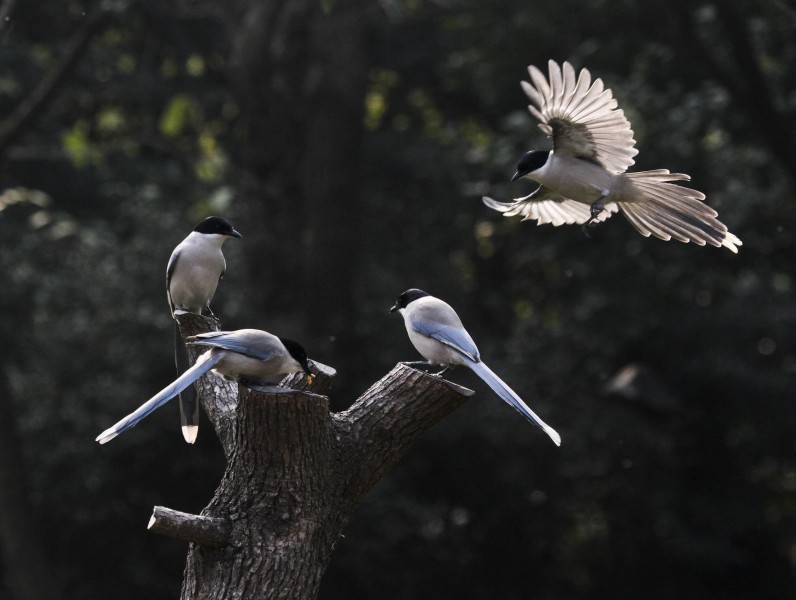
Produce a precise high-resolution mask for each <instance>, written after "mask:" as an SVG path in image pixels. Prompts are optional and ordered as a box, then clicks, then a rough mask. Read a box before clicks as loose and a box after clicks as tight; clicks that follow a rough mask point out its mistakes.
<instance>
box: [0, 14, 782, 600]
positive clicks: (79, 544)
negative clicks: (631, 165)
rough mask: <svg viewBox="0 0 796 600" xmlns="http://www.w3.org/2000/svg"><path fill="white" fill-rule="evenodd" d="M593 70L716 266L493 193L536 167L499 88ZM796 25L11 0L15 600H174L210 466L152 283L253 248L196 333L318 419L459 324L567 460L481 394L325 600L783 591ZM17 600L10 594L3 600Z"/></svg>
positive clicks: (359, 534) (1, 60) (8, 275)
mask: <svg viewBox="0 0 796 600" xmlns="http://www.w3.org/2000/svg"><path fill="white" fill-rule="evenodd" d="M549 58H554V59H556V60H559V61H562V60H570V61H571V62H572V63H573V64H574V65H575V66H576V68H580V67H588V68H589V69H590V70H591V72H592V74H593V75H594V76H595V77H601V78H603V80H604V81H605V82H606V84H607V85H608V86H609V87H611V88H612V89H613V91H614V94H615V95H616V96H617V97H618V99H619V102H620V107H621V108H623V109H624V110H625V112H626V114H627V115H628V117H629V119H630V121H631V123H632V125H633V129H634V131H635V134H636V141H637V145H638V147H639V149H640V153H639V155H638V156H637V159H636V163H637V164H636V168H637V169H648V168H660V167H666V168H669V169H671V170H672V171H680V172H685V173H689V174H690V175H691V176H692V178H693V186H694V187H696V188H697V189H700V190H702V191H703V192H705V193H706V194H707V197H708V199H707V202H708V203H709V204H710V205H711V206H713V207H714V208H716V209H717V210H718V211H719V213H720V216H721V218H722V220H723V221H724V222H725V223H727V225H728V226H729V228H730V230H731V231H733V232H734V233H736V234H737V235H738V236H739V237H740V238H741V239H742V240H743V242H744V246H743V247H742V248H741V251H740V254H739V255H738V256H735V255H732V254H731V253H730V252H727V251H726V250H723V249H722V250H717V249H714V248H710V247H709V248H699V247H697V246H694V245H683V244H679V243H676V242H669V243H664V242H661V241H658V240H654V239H649V240H648V239H644V238H642V237H640V236H639V235H638V234H637V233H636V232H635V231H634V230H633V229H632V228H631V227H630V226H629V224H628V223H626V222H625V221H624V220H623V219H622V218H621V217H619V216H617V217H614V218H612V219H611V220H609V221H608V222H607V223H606V224H605V225H603V226H601V227H599V228H598V229H597V230H596V231H595V235H594V239H587V238H585V237H584V236H583V234H582V233H581V231H580V228H579V227H566V228H558V229H554V228H551V227H549V226H545V227H538V228H537V227H535V226H534V225H533V224H532V223H520V222H517V221H515V220H509V219H504V218H502V217H501V216H500V215H499V214H497V213H495V212H492V211H489V210H488V209H486V208H485V207H484V206H483V205H482V204H481V201H480V197H481V195H482V194H485V193H489V194H490V195H492V196H494V197H495V198H497V199H499V200H507V199H509V198H512V197H516V196H520V195H525V194H527V193H528V191H529V189H530V187H529V185H528V184H527V182H517V183H514V184H509V183H508V180H509V178H510V177H511V175H512V173H513V172H514V169H513V167H514V165H515V163H516V160H517V159H518V158H519V156H520V154H521V153H522V152H523V151H524V150H526V149H528V148H530V147H532V146H535V147H537V148H546V147H548V146H547V141H546V140H545V139H544V138H543V136H542V134H541V133H540V132H539V131H538V130H537V129H536V126H535V123H534V122H533V121H532V119H531V117H530V116H529V115H528V113H527V111H526V109H525V103H526V99H525V96H524V94H523V93H522V91H521V90H520V87H519V85H518V81H519V80H520V79H522V78H525V76H526V71H525V68H526V66H527V65H528V64H536V65H537V66H540V67H544V66H545V65H546V62H547V60H548V59H549ZM794 64H796V12H795V11H794V9H793V8H790V7H789V6H788V4H786V3H785V2H781V1H780V0H765V1H763V0H756V1H753V0H737V1H731V0H714V1H704V2H693V1H691V0H653V1H650V2H631V1H628V0H589V1H586V2H584V1H583V0H559V1H557V2H544V1H541V0H496V1H489V2H484V1H474V0H447V1H431V0H381V1H380V2H368V1H366V0H283V1H277V0H272V1H264V0H257V1H250V2H244V1H243V0H230V1H228V2H218V1H215V2H214V1H207V0H193V1H190V0H178V1H175V2H161V1H159V0H102V1H85V2H76V1H64V2H52V1H50V2H47V1H44V0H27V1H25V2H16V1H15V0H0V240H1V241H0V244H2V253H0V264H1V265H2V271H1V273H2V282H3V284H2V294H0V315H2V317H0V332H2V333H1V337H2V343H3V352H2V358H0V361H2V364H1V365H0V367H1V368H0V455H2V460H0V550H2V554H0V573H2V583H0V598H2V599H6V598H8V599H10V600H11V599H12V600H28V599H32V598H36V599H45V600H46V599H48V598H50V599H84V598H98V597H108V596H112V597H113V598H116V599H119V600H126V599H133V598H151V599H156V600H157V599H161V598H162V599H167V598H175V597H176V596H177V595H178V593H179V588H180V583H181V580H182V571H183V567H184V564H185V555H186V546H185V545H184V544H181V543H179V542H176V541H173V540H171V539H167V538H161V537H158V536H154V535H151V534H148V533H147V532H146V531H145V525H146V522H147V519H148V517H149V514H150V510H151V508H152V506H153V505H155V504H164V505H167V506H170V507H173V508H176V509H180V510H185V511H188V512H198V511H199V510H201V508H202V507H203V506H205V504H206V503H207V501H208V500H209V499H210V497H211V495H212V491H213V489H214V488H215V486H216V484H217V482H218V480H219V478H220V476H221V474H222V472H223V468H224V465H223V463H222V456H221V452H220V449H219V445H218V442H217V440H216V439H215V436H214V434H213V432H212V429H211V427H210V426H209V424H208V423H207V422H206V421H205V422H204V425H203V427H202V428H200V433H199V440H198V442H197V444H196V446H194V447H191V446H188V445H186V444H185V443H184V442H183V440H182V436H181V434H180V430H179V417H178V409H177V406H176V404H175V405H173V406H167V407H166V408H164V409H163V410H161V411H159V412H158V413H156V414H155V415H153V416H152V417H150V418H149V419H147V420H146V421H145V422H144V423H142V424H141V425H140V426H138V427H136V428H135V429H134V430H132V431H130V432H129V433H127V434H125V435H123V436H121V437H120V438H119V439H118V440H115V441H114V442H113V443H111V444H110V445H108V446H103V447H100V446H99V445H97V444H96V443H94V441H93V440H94V437H95V436H96V435H97V434H98V433H99V432H100V431H102V430H103V429H105V428H106V427H107V426H109V425H110V424H112V423H113V422H115V421H116V420H117V419H118V418H120V417H121V416H123V415H124V414H127V413H128V412H129V411H130V410H131V409H132V408H134V407H136V406H138V405H139V404H140V403H141V402H143V401H144V400H146V399H147V398H149V397H150V396H151V395H152V393H154V392H155V391H157V390H159V389H160V388H161V387H162V386H163V385H165V384H166V383H168V382H169V381H170V380H171V378H172V377H173V374H174V368H173V363H172V355H171V352H172V350H171V340H172V327H173V325H172V321H171V318H170V316H169V312H168V307H167V303H166V294H165V267H166V261H167V259H168V256H169V254H170V252H171V250H172V248H173V247H174V246H175V245H176V244H177V243H178V242H179V241H180V240H182V238H183V237H185V235H187V233H188V232H189V231H190V229H191V228H192V227H193V225H194V224H195V223H196V222H197V221H198V220H199V219H201V218H202V217H204V216H206V215H208V214H219V215H223V216H225V217H227V218H228V219H229V220H230V221H231V222H232V223H233V224H234V225H235V226H236V227H237V228H238V229H239V230H240V231H241V232H242V234H243V236H244V239H243V240H241V241H237V240H234V241H232V242H230V243H228V244H226V245H225V254H226V256H227V263H228V270H227V275H226V277H225V279H224V281H223V282H222V284H221V286H220V288H219V292H218V293H217V295H216V299H215V301H214V302H213V308H214V310H215V312H216V314H217V315H219V316H220V317H221V319H222V322H223V325H224V327H225V328H228V329H237V328H241V327H255V328H261V329H266V330H269V331H272V332H275V333H278V334H280V335H285V336H288V337H292V338H295V339H298V340H301V342H302V343H303V345H304V346H305V347H306V348H307V349H308V351H309V354H310V356H311V357H313V358H316V359H318V360H319V361H321V362H324V363H326V364H329V365H332V366H334V367H335V368H336V369H337V370H338V377H337V380H336V382H335V386H334V389H333V391H332V394H331V401H332V405H333V407H334V408H335V409H337V410H339V409H342V408H345V407H347V406H348V404H349V403H350V402H351V401H352V400H353V399H354V398H356V397H357V396H358V395H359V394H360V393H361V392H362V391H363V390H364V389H365V388H366V387H367V386H368V385H370V383H372V382H373V381H375V380H377V379H378V378H379V377H381V376H382V375H383V374H384V373H386V372H387V371H388V370H389V369H390V368H391V367H392V366H393V365H394V364H395V363H396V362H397V361H399V360H414V359H416V358H417V355H416V353H415V351H414V349H413V348H412V347H411V345H410V344H409V342H408V341H407V339H406V334H405V331H404V327H403V323H402V322H401V319H399V318H398V317H396V316H394V315H392V316H390V315H388V314H387V310H388V308H389V307H390V306H391V305H392V303H393V301H394V299H395V297H396V296H397V295H398V294H399V293H400V292H401V291H403V290H404V289H405V288H408V287H421V288H424V289H426V290H427V291H429V292H430V293H432V294H434V295H436V296H439V297H442V298H444V299H446V300H448V301H449V302H450V303H451V304H452V305H453V306H454V307H455V308H456V309H457V310H458V312H459V313H460V315H461V316H462V319H463V321H464V323H465V325H466V326H467V327H468V329H469V330H470V332H471V333H472V334H473V337H474V338H475V340H476V341H477V342H478V343H479V346H480V349H481V352H482V354H483V355H484V357H485V358H486V360H487V362H488V363H489V364H490V365H491V366H492V367H493V368H494V369H495V370H496V371H498V372H499V373H500V374H501V375H502V376H503V377H504V378H505V379H506V380H507V381H508V382H509V383H510V384H511V385H512V386H513V387H514V388H515V389H516V390H517V391H518V392H519V393H520V395H521V396H523V397H524V398H525V399H526V400H527V401H528V403H529V404H530V405H531V406H532V407H533V408H534V409H535V410H537V411H538V412H539V413H540V415H541V416H542V417H543V418H544V419H545V420H546V421H547V422H548V423H549V424H550V425H551V426H553V427H555V428H556V429H557V430H558V431H559V432H560V433H561V434H562V437H563V443H562V446H561V448H560V449H559V448H555V447H554V446H553V445H552V444H551V443H550V441H549V440H548V439H547V438H546V436H544V435H543V434H541V433H540V432H539V431H538V430H536V429H534V428H532V427H531V426H529V425H528V423H526V422H525V421H523V420H522V419H520V418H518V416H517V415H516V414H515V413H514V412H513V411H511V409H509V408H508V407H506V406H505V405H504V404H503V403H501V402H500V401H498V400H497V399H495V398H494V397H493V396H492V395H491V393H490V392H489V391H488V390H487V389H485V387H484V386H483V385H481V384H480V382H477V381H476V380H475V379H474V378H473V377H472V376H471V375H470V374H469V373H465V372H461V373H458V372H456V371H454V372H453V373H451V374H450V378H451V379H452V380H453V381H456V382H458V383H461V384H463V385H468V386H471V387H474V389H476V390H477V394H476V396H475V397H474V398H472V399H471V400H469V401H468V402H467V404H466V405H465V406H464V407H463V408H461V409H459V410H458V411H456V412H455V413H454V414H453V415H451V416H450V417H448V418H447V419H445V420H444V421H443V422H442V423H441V424H439V425H438V426H437V427H436V428H435V429H433V430H432V431H431V432H430V433H429V434H428V435H426V436H425V437H424V438H423V439H421V440H420V442H419V443H418V444H417V445H416V447H415V448H414V449H413V451H412V452H411V453H410V454H409V455H408V457H407V458H406V459H405V460H403V462H402V463H400V465H399V466H398V468H397V469H396V470H395V471H394V472H392V473H391V474H390V475H389V476H388V477H387V478H386V479H385V480H384V481H383V482H382V483H381V484H380V485H379V486H378V487H377V488H376V490H375V491H374V492H373V493H372V494H371V496H370V497H369V498H368V499H367V500H366V502H365V504H363V505H362V507H361V508H360V509H359V511H358V512H357V513H355V515H354V517H353V518H352V520H351V522H350V524H349V526H348V527H347V529H346V532H345V536H344V537H343V538H341V539H340V540H339V542H338V544H337V548H336V551H335V555H334V557H333V559H332V563H331V565H330V567H329V570H328V572H327V574H326V577H325V580H324V583H323V585H322V589H321V595H320V597H321V599H322V600H335V599H338V598H346V599H348V600H352V599H353V600H358V599H362V600H365V599H372V598H384V599H401V600H414V599H426V598H435V599H447V598H450V599H453V598H456V599H457V600H461V599H475V598H479V599H481V598H501V599H517V600H519V599H528V598H550V599H552V598H567V597H580V598H606V597H611V598H639V597H644V598H661V599H663V598H675V597H676V598H718V597H720V598H750V597H756V598H763V597H765V598H785V597H790V594H792V590H793V589H794V586H796V577H794V572H795V570H796V521H795V520H794V517H796V455H795V451H796V436H794V430H796V405H795V404H794V396H795V394H794V392H796V302H795V301H796V282H795V281H794V252H796V248H794V243H795V240H794V235H795V234H796V185H795V184H796V180H795V179H794V173H796V70H794V68H793V65H794ZM12 588H14V589H15V591H14V592H13V593H12V591H11V589H12Z"/></svg>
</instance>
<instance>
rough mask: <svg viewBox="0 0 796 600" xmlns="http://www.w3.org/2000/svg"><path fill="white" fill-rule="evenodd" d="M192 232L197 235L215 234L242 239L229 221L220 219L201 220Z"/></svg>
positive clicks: (208, 218)
mask: <svg viewBox="0 0 796 600" xmlns="http://www.w3.org/2000/svg"><path fill="white" fill-rule="evenodd" d="M193 230H194V231H196V232H197V233H217V234H218V235H226V236H229V237H235V238H242V237H243V236H242V235H241V234H240V233H238V231H237V230H236V229H235V228H234V227H233V226H232V224H231V223H230V222H229V221H227V220H226V219H222V218H221V217H207V218H206V219H202V220H201V221H199V224H198V225H197V226H196V227H194V228H193Z"/></svg>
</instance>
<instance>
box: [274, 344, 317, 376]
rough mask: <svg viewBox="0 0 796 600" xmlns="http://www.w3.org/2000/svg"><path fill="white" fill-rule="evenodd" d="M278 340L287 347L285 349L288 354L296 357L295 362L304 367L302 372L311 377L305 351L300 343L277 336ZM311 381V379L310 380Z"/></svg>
mask: <svg viewBox="0 0 796 600" xmlns="http://www.w3.org/2000/svg"><path fill="white" fill-rule="evenodd" d="M279 341H280V342H282V345H283V346H284V347H285V348H287V351H288V352H289V353H290V356H292V357H293V358H295V359H296V362H297V363H298V364H300V365H301V368H302V369H304V372H305V373H306V374H307V375H309V376H310V377H312V371H310V363H309V362H308V361H307V352H306V350H304V348H302V346H301V344H299V343H298V342H294V341H293V340H288V339H285V338H279ZM310 383H312V380H310Z"/></svg>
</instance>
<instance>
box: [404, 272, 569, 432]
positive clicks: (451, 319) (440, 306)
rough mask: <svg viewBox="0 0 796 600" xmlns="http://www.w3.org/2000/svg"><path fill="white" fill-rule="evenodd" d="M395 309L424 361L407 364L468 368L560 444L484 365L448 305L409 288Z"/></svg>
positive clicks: (544, 424) (546, 427) (471, 340)
mask: <svg viewBox="0 0 796 600" xmlns="http://www.w3.org/2000/svg"><path fill="white" fill-rule="evenodd" d="M395 311H398V312H399V313H400V314H401V315H402V316H403V318H404V324H405V325H406V331H407V333H408V334H409V341H411V342H412V344H413V345H414V347H415V348H416V349H417V351H418V352H419V353H420V354H421V355H422V356H423V357H424V358H425V359H426V360H427V361H428V363H407V364H429V365H442V366H443V367H444V369H443V370H442V371H440V373H442V372H443V371H445V370H446V369H448V368H450V367H454V366H456V365H464V366H465V367H468V368H469V369H470V370H472V371H473V372H474V373H475V374H476V375H478V377H480V378H481V379H482V380H483V381H484V383H486V384H487V385H488V386H489V387H490V388H492V390H493V391H494V392H495V393H496V394H497V395H498V396H500V398H501V399H502V400H503V401H504V402H506V403H507V404H508V405H509V406H511V407H512V408H514V409H515V410H516V411H517V412H519V413H520V414H521V415H522V416H523V417H525V418H526V419H527V420H528V421H530V422H531V423H533V424H534V425H536V426H537V427H539V428H540V429H542V430H543V431H544V432H545V433H546V434H547V435H549V436H550V438H551V439H552V440H553V442H555V444H556V446H560V445H561V436H560V435H558V432H557V431H556V430H555V429H553V428H552V427H550V426H549V425H547V424H546V423H545V422H544V421H542V419H540V418H539V416H538V415H537V414H536V413H535V412H533V411H532V410H531V409H530V408H529V407H528V405H527V404H525V402H523V401H522V399H521V398H520V397H519V396H518V395H517V394H516V393H515V392H514V390H512V389H511V388H510V387H509V386H508V385H507V384H506V383H505V382H504V381H503V380H502V379H501V378H500V377H498V376H497V375H496V374H495V373H494V372H493V371H492V369H490V368H489V367H487V366H486V364H484V362H483V361H482V360H481V355H480V354H479V352H478V348H477V347H476V345H475V342H474V341H473V338H471V337H470V334H469V333H467V330H466V329H465V328H464V325H462V321H461V319H459V315H457V314H456V311H455V310H453V308H452V307H451V306H450V304H448V303H446V302H443V301H442V300H440V299H439V298H435V297H434V296H430V295H429V294H428V293H426V292H424V291H423V290H418V289H414V288H413V289H409V290H406V291H405V292H404V293H402V294H401V295H400V296H398V300H397V301H396V302H395V305H394V306H393V307H392V308H391V309H390V312H395Z"/></svg>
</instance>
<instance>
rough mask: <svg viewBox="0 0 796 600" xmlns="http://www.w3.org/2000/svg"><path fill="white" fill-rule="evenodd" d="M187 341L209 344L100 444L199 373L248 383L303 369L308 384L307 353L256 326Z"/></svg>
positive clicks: (106, 433) (100, 437) (101, 439)
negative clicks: (204, 350)
mask: <svg viewBox="0 0 796 600" xmlns="http://www.w3.org/2000/svg"><path fill="white" fill-rule="evenodd" d="M187 340H188V344H190V345H195V346H210V350H208V351H207V352H205V353H204V354H202V355H201V356H200V357H199V358H197V359H196V364H195V365H194V366H193V367H191V368H190V369H188V370H187V371H185V373H183V374H182V375H180V376H179V377H178V378H177V379H176V380H175V381H173V382H172V383H170V384H169V385H168V386H166V387H165V388H163V389H162V390H161V391H160V392H158V393H157V394H156V395H155V396H153V397H152V398H151V399H149V400H147V401H146V402H145V403H144V404H142V405H141V406H139V407H138V408H137V409H136V410H135V411H134V412H132V413H130V414H129V415H127V416H126V417H124V418H123V419H122V420H121V421H119V422H118V423H116V425H114V426H113V427H110V428H109V429H106V430H105V431H103V432H102V433H101V434H99V435H98V436H97V438H96V441H98V442H99V443H100V444H105V443H106V442H109V441H111V440H112V439H113V438H115V437H116V436H117V435H119V434H120V433H122V432H123V431H127V430H128V429H130V428H131V427H133V426H134V425H136V424H137V423H138V422H139V421H140V420H141V419H143V418H144V417H146V416H147V415H149V413H151V412H152V411H154V410H155V409H158V408H160V407H161V406H163V405H164V404H165V403H166V402H168V401H169V400H171V399H172V398H173V397H174V396H176V395H177V394H179V393H180V392H181V391H182V390H184V389H185V388H187V387H188V386H190V385H191V384H192V383H193V382H194V381H196V380H197V379H199V378H200V377H201V376H202V375H204V374H205V373H207V372H208V371H210V370H211V369H212V370H213V371H215V372H216V373H217V374H218V375H221V376H222V377H223V378H224V379H227V380H230V381H240V382H242V383H244V384H248V385H263V384H267V383H273V382H275V380H277V379H278V378H279V377H280V376H282V375H287V374H289V373H298V372H301V371H303V372H304V373H306V374H307V377H308V379H309V381H310V383H312V374H311V373H310V367H309V363H308V361H307V353H306V352H305V351H304V348H302V347H301V346H300V345H299V344H298V343H296V342H294V341H292V340H288V339H285V338H279V337H276V336H275V335H272V334H270V333H268V332H266V331H260V330H259V329H239V330H237V331H213V332H210V333H202V334H200V335H196V336H192V337H189V338H187Z"/></svg>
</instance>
